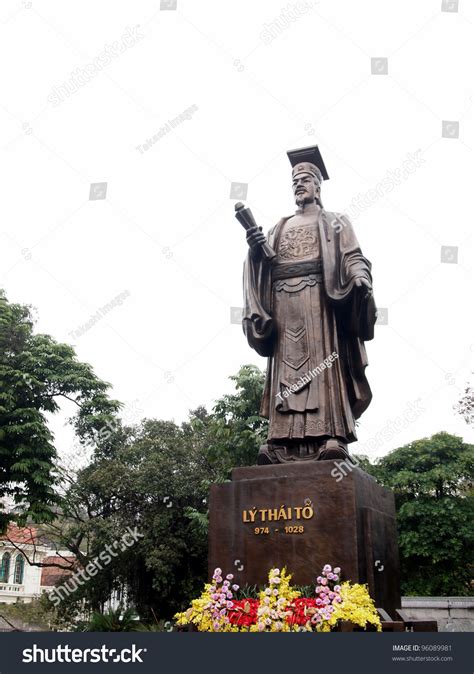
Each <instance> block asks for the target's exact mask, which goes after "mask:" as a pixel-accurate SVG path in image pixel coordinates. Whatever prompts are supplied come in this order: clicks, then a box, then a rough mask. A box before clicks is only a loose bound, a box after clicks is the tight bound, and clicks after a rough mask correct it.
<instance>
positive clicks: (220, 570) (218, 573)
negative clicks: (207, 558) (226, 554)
mask: <svg viewBox="0 0 474 674" xmlns="http://www.w3.org/2000/svg"><path fill="white" fill-rule="evenodd" d="M221 574H222V569H219V567H217V569H214V576H220V575H221Z"/></svg>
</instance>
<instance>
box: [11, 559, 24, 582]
mask: <svg viewBox="0 0 474 674" xmlns="http://www.w3.org/2000/svg"><path fill="white" fill-rule="evenodd" d="M24 571H25V560H24V559H23V555H17V556H16V561H15V573H14V575H13V582H14V583H16V584H17V585H21V584H22V583H23V575H24Z"/></svg>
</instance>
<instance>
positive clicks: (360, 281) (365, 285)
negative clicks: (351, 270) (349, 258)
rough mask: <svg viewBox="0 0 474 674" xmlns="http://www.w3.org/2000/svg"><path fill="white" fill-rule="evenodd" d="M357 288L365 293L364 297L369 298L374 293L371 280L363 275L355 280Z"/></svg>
mask: <svg viewBox="0 0 474 674" xmlns="http://www.w3.org/2000/svg"><path fill="white" fill-rule="evenodd" d="M355 285H356V288H360V289H361V290H362V292H363V293H364V298H365V299H368V298H369V297H370V296H371V295H372V292H373V291H372V286H371V285H370V283H369V281H368V280H367V279H365V278H363V277H361V276H359V277H357V278H356V280H355Z"/></svg>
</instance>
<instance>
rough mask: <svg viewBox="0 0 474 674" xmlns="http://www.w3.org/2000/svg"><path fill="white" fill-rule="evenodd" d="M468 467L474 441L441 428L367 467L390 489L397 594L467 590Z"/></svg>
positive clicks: (470, 536) (471, 539) (472, 535)
mask: <svg viewBox="0 0 474 674" xmlns="http://www.w3.org/2000/svg"><path fill="white" fill-rule="evenodd" d="M367 468H368V466H365V469H367ZM473 469H474V446H473V445H467V444H465V443H464V442H463V441H462V439H461V438H459V437H457V436H454V435H449V434H448V433H444V432H441V433H437V434H436V435H433V436H432V437H431V438H423V439H422V440H416V441H414V442H411V443H410V444H408V445H405V446H404V447H400V448H398V449H394V450H393V451H392V452H390V453H389V454H387V455H386V456H384V457H383V458H381V459H379V460H378V461H377V462H376V464H375V465H373V466H371V468H369V470H370V472H371V473H372V474H373V475H374V476H375V477H376V478H377V480H378V481H379V482H381V483H382V484H383V485H385V486H387V487H390V488H391V489H393V490H394V492H395V498H396V505H397V519H398V530H399V547H400V561H401V572H402V593H403V594H408V595H417V594H418V595H443V596H446V595H468V594H470V593H471V592H472V587H471V582H472V571H473V557H472V554H473V547H474V545H473V544H474V532H473V529H472V520H473V514H474V499H473V496H472V478H473Z"/></svg>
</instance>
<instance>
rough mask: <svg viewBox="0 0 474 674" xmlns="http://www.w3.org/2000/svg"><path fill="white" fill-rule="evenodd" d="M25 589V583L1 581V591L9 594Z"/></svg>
mask: <svg viewBox="0 0 474 674" xmlns="http://www.w3.org/2000/svg"><path fill="white" fill-rule="evenodd" d="M24 591H25V586H24V585H16V584H11V583H0V592H8V593H9V594H11V593H12V592H24Z"/></svg>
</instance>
